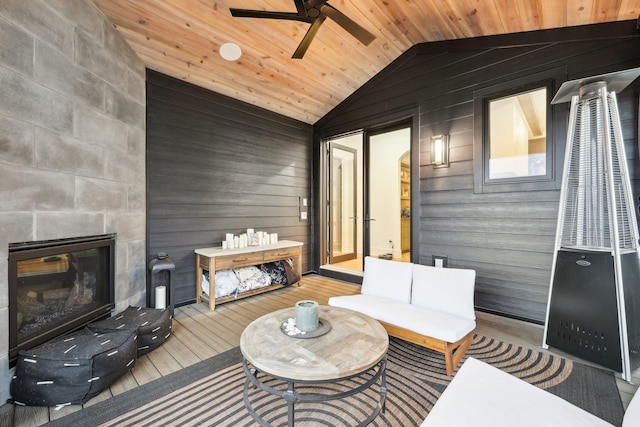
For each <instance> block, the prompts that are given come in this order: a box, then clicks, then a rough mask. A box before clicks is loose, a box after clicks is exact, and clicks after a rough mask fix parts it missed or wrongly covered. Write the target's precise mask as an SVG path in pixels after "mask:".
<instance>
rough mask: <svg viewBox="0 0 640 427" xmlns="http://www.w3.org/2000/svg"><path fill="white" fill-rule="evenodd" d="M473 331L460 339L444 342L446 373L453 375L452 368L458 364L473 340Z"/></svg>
mask: <svg viewBox="0 0 640 427" xmlns="http://www.w3.org/2000/svg"><path fill="white" fill-rule="evenodd" d="M473 334H474V333H473V331H471V332H469V333H468V334H467V335H465V336H464V337H463V338H462V339H461V340H459V341H458V342H455V343H453V344H451V343H446V344H445V348H444V362H445V365H446V369H447V375H449V376H451V375H453V370H454V369H455V368H456V366H458V364H459V363H460V361H461V360H462V357H463V356H464V354H465V353H466V352H467V350H468V349H469V347H470V346H471V343H472V342H473Z"/></svg>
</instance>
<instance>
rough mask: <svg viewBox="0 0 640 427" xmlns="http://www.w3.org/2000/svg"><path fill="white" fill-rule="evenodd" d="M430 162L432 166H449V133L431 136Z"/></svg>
mask: <svg viewBox="0 0 640 427" xmlns="http://www.w3.org/2000/svg"><path fill="white" fill-rule="evenodd" d="M431 164H432V165H433V167H434V168H446V167H449V135H435V136H432V137H431Z"/></svg>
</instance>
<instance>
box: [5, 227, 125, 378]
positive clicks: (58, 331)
mask: <svg viewBox="0 0 640 427" xmlns="http://www.w3.org/2000/svg"><path fill="white" fill-rule="evenodd" d="M115 247H116V234H115V233H114V234H102V235H97V236H84V237H75V238H67V239H56V240H41V241H33V242H22V243H10V244H9V265H8V270H9V271H8V273H9V274H8V280H9V362H10V364H11V365H13V364H14V363H15V360H16V359H17V357H18V354H19V353H20V351H22V350H28V349H30V348H33V347H35V346H37V345H40V344H42V343H44V342H46V341H49V340H51V339H53V338H56V337H58V336H61V335H64V334H66V333H69V332H72V331H75V330H77V329H80V328H82V327H84V326H86V325H87V324H89V323H91V322H94V321H96V320H100V319H103V318H107V317H109V316H110V315H111V311H112V310H113V309H114V308H115V263H116V258H115V255H116V253H115ZM95 248H107V250H108V251H109V256H108V263H109V265H108V266H107V267H106V269H107V271H108V273H107V275H108V278H107V280H108V283H109V292H108V299H109V301H106V302H105V303H104V304H102V305H101V306H98V307H95V308H94V309H92V310H90V311H88V312H85V313H83V314H80V315H79V316H77V317H75V318H73V319H69V320H68V321H65V322H64V323H60V324H57V325H54V326H52V327H51V328H50V329H49V330H47V331H46V332H43V333H41V334H38V335H36V336H32V337H28V338H26V339H25V340H24V341H22V342H18V330H17V329H18V328H17V311H18V308H17V307H18V300H17V298H18V277H17V265H18V261H22V260H26V259H30V258H38V257H48V256H55V255H60V254H63V253H67V252H74V251H82V250H88V249H95Z"/></svg>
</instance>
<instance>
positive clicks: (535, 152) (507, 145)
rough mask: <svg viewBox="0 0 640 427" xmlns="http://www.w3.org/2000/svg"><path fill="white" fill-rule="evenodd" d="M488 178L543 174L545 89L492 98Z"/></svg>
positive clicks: (545, 130) (545, 145) (545, 143)
mask: <svg viewBox="0 0 640 427" xmlns="http://www.w3.org/2000/svg"><path fill="white" fill-rule="evenodd" d="M488 110H489V120H488V126H489V144H488V145H489V152H488V156H489V179H490V180H493V179H503V178H520V177H535V176H545V175H546V174H547V172H546V170H547V165H546V157H547V88H546V87H543V88H539V89H534V90H531V91H527V92H522V93H518V94H515V95H510V96H506V97H504V98H499V99H492V100H490V101H489V103H488Z"/></svg>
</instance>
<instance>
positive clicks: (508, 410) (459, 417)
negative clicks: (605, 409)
mask: <svg viewBox="0 0 640 427" xmlns="http://www.w3.org/2000/svg"><path fill="white" fill-rule="evenodd" d="M588 387H589V385H588V384H585V388H588ZM468 426H474V427H513V426H518V427H539V426H548V427H605V426H607V427H611V424H609V423H608V422H606V421H604V420H602V419H600V418H598V417H596V416H595V415H593V414H590V413H589V412H587V411H585V410H583V409H581V408H579V407H577V406H575V405H573V404H571V403H569V402H567V401H566V400H564V399H561V398H560V397H558V396H556V395H553V394H551V393H549V392H547V391H545V390H542V389H540V388H538V387H536V386H534V385H531V384H529V383H527V382H525V381H523V380H521V379H519V378H517V377H514V376H513V375H510V374H508V373H506V372H503V371H501V370H500V369H498V368H495V367H493V366H491V365H488V364H486V363H484V362H482V361H479V360H477V359H474V358H471V357H470V358H468V359H467V360H466V361H465V362H464V363H463V364H462V366H461V367H460V369H459V370H458V372H457V373H456V376H455V377H454V378H453V380H452V381H451V383H450V384H449V385H448V386H447V388H446V389H445V390H444V392H443V393H442V396H440V398H439V399H438V401H437V402H436V404H435V405H434V407H433V408H432V409H431V411H430V412H429V414H428V415H427V418H426V419H425V420H424V422H423V423H422V425H421V427H468ZM637 426H640V393H638V392H636V394H635V396H634V397H633V399H632V400H631V402H630V403H629V406H628V407H627V411H626V412H625V414H624V419H623V421H622V427H637Z"/></svg>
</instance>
